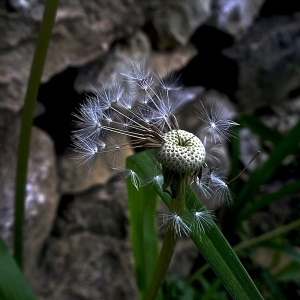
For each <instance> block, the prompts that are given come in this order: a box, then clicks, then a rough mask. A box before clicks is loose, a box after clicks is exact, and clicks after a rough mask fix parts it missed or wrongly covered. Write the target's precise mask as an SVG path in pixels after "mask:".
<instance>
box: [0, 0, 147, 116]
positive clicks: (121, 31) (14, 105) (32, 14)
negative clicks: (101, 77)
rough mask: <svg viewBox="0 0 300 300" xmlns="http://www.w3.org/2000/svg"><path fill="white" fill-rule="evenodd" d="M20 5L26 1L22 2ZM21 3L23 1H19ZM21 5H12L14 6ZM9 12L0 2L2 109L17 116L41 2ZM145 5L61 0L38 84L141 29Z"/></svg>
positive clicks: (36, 32)
mask: <svg viewBox="0 0 300 300" xmlns="http://www.w3.org/2000/svg"><path fill="white" fill-rule="evenodd" d="M23 2H24V1H23ZM23 2H22V3H23ZM18 3H19V4H20V1H19V2H17V1H13V2H12V1H11V5H12V6H14V7H15V9H17V8H18ZM29 4H30V5H28V7H23V8H22V9H20V10H17V11H15V12H8V11H7V10H6V7H5V5H4V2H1V3H0V15H1V18H0V28H1V29H2V31H1V33H2V37H1V43H0V65H1V69H0V86H1V99H0V105H1V107H3V108H7V109H9V110H12V111H14V112H18V111H19V110H20V109H21V107H22V105H23V99H24V94H25V89H26V84H27V80H28V76H29V71H30V65H31V61H32V57H33V52H34V47H35V43H36V38H37V35H38V29H39V24H40V21H41V18H42V14H43V5H44V1H42V0H37V1H30V3H29ZM146 8H147V4H143V3H141V2H140V1H134V0H130V1H127V2H126V3H124V2H123V1H118V0H116V1H113V2H111V1H105V0H103V1H96V0H94V1H83V2H82V1H79V0H75V1H74V0H68V1H62V2H61V3H60V5H59V9H58V12H57V17H56V24H55V26H54V29H53V34H52V39H51V43H50V46H49V49H48V56H47V60H46V65H45V69H44V73H43V78H42V81H43V82H45V81H47V80H48V79H49V78H50V77H51V76H53V75H55V74H57V73H59V72H61V71H62V70H64V69H66V68H68V67H70V66H80V65H83V64H86V63H88V62H90V61H91V60H94V59H96V58H99V57H101V56H102V55H104V54H105V53H107V52H108V50H109V47H110V45H111V43H112V42H113V41H114V40H117V39H122V38H125V37H126V36H128V35H130V34H132V33H133V32H134V31H135V30H136V28H137V27H141V26H142V24H143V22H144V19H145V14H144V10H145V9H146Z"/></svg>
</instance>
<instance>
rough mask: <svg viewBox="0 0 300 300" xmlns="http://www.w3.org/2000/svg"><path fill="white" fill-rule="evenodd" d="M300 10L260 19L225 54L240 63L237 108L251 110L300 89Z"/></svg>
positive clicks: (277, 100) (280, 99) (283, 97)
mask: <svg viewBox="0 0 300 300" xmlns="http://www.w3.org/2000/svg"><path fill="white" fill-rule="evenodd" d="M299 24H300V13H298V14H294V15H293V16H288V17H287V16H274V17H271V18H269V19H264V20H261V21H260V22H257V23H256V24H255V25H254V26H253V27H252V28H251V30H249V32H248V33H247V34H246V35H245V36H244V37H243V38H242V39H241V40H240V41H239V42H238V43H237V44H235V45H234V46H233V47H232V48H231V49H228V50H226V51H225V52H224V53H225V54H226V55H228V56H229V57H230V58H232V59H234V60H235V61H236V62H237V64H238V69H239V76H238V87H237V90H236V98H237V101H238V106H239V107H238V108H239V109H240V110H241V111H244V112H251V111H253V110H255V109H256V108H258V107H261V106H263V105H270V104H273V103H275V102H277V103H278V102H279V101H282V100H283V99H285V98H287V97H288V95H289V94H290V93H291V92H292V91H294V90H296V89H297V88H299V84H300V75H299V73H298V72H297V71H296V69H295V67H294V66H295V65H297V64H300V31H299Z"/></svg>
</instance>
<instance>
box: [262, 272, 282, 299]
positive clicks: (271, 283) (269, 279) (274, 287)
mask: <svg viewBox="0 0 300 300" xmlns="http://www.w3.org/2000/svg"><path fill="white" fill-rule="evenodd" d="M262 274H263V277H264V279H265V281H266V283H267V285H268V287H269V291H271V292H272V294H273V297H276V299H282V300H287V299H286V297H285V296H284V294H283V292H282V290H281V288H280V287H279V286H278V284H277V282H276V281H275V279H274V278H273V276H272V275H271V274H270V272H269V271H268V270H266V269H265V270H263V272H262Z"/></svg>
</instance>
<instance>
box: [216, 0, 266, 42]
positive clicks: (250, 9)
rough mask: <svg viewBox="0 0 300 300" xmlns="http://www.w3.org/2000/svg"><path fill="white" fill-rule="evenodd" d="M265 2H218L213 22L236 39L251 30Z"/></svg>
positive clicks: (251, 0)
mask: <svg viewBox="0 0 300 300" xmlns="http://www.w3.org/2000/svg"><path fill="white" fill-rule="evenodd" d="M264 2H265V0H217V1H216V4H215V10H214V11H213V16H214V17H213V20H214V21H213V22H211V23H212V24H213V25H214V26H215V27H217V28H218V29H220V30H222V31H225V32H227V33H229V34H231V35H233V36H235V37H236V38H239V37H241V36H242V35H243V34H244V33H245V32H246V31H247V30H248V28H250V27H251V26H252V24H253V22H254V20H255V18H256V17H257V16H258V14H259V11H260V9H261V7H262V5H263V4H264Z"/></svg>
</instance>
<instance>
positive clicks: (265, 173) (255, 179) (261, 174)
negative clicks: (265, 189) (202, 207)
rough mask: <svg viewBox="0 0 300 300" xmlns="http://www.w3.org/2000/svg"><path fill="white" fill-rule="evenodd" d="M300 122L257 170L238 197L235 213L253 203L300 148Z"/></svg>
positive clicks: (234, 208)
mask: <svg viewBox="0 0 300 300" xmlns="http://www.w3.org/2000/svg"><path fill="white" fill-rule="evenodd" d="M299 132H300V120H299V121H298V123H297V124H296V125H295V126H294V127H293V128H292V129H291V130H290V132H289V133H288V134H287V135H286V136H285V137H284V138H282V139H281V141H280V142H279V143H278V144H277V145H276V147H275V149H274V150H273V151H272V153H271V154H270V156H269V159H268V160H267V161H266V162H265V163H264V164H263V165H262V166H261V167H260V168H259V169H257V170H256V171H255V172H254V173H253V174H252V175H251V177H250V178H249V180H248V181H247V182H246V183H245V185H244V187H243V189H242V190H241V192H240V193H239V195H238V196H237V197H236V200H235V204H234V207H233V210H234V211H239V210H241V209H242V207H243V206H244V205H245V203H247V202H249V201H252V200H253V199H254V197H255V195H256V194H257V193H258V191H259V189H260V186H261V185H262V184H264V183H266V182H267V181H268V180H269V179H270V178H271V177H272V175H273V173H274V172H275V170H276V169H277V168H278V167H279V166H280V165H281V164H282V162H283V160H284V159H285V158H286V157H287V156H288V155H289V154H290V153H294V151H295V150H296V149H297V148H298V147H299Z"/></svg>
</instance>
